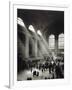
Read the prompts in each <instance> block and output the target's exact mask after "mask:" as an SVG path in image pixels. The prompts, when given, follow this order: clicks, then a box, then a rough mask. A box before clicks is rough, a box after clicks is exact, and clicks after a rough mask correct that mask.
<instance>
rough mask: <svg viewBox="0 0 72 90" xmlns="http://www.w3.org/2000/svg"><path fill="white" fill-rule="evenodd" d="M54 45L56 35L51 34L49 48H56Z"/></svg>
mask: <svg viewBox="0 0 72 90" xmlns="http://www.w3.org/2000/svg"><path fill="white" fill-rule="evenodd" d="M54 46H55V37H54V35H50V36H49V48H50V49H54Z"/></svg>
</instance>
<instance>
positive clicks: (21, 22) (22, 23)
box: [17, 17, 25, 27]
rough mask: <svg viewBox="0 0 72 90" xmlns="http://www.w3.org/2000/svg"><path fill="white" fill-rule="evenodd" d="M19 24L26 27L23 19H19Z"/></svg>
mask: <svg viewBox="0 0 72 90" xmlns="http://www.w3.org/2000/svg"><path fill="white" fill-rule="evenodd" d="M17 24H19V25H21V26H23V27H25V25H24V22H23V20H22V19H21V18H19V17H18V18H17Z"/></svg>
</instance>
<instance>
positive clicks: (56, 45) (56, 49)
mask: <svg viewBox="0 0 72 90" xmlns="http://www.w3.org/2000/svg"><path fill="white" fill-rule="evenodd" d="M55 53H56V55H57V53H58V35H55Z"/></svg>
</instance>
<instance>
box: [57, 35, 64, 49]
mask: <svg viewBox="0 0 72 90" xmlns="http://www.w3.org/2000/svg"><path fill="white" fill-rule="evenodd" d="M58 48H59V49H64V34H63V33H61V34H59V37H58Z"/></svg>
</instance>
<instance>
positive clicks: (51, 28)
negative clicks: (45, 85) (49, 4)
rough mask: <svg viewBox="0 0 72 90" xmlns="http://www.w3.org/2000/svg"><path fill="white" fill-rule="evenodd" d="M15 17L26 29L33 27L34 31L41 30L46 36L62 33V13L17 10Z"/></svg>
mask: <svg viewBox="0 0 72 90" xmlns="http://www.w3.org/2000/svg"><path fill="white" fill-rule="evenodd" d="M17 15H18V17H20V18H21V19H22V20H23V21H24V23H25V25H26V27H27V28H28V27H29V25H33V26H34V28H35V30H36V31H37V30H41V32H42V33H45V34H46V35H48V34H59V33H64V12H63V11H50V10H44V11H43V10H26V9H18V12H17Z"/></svg>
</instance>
